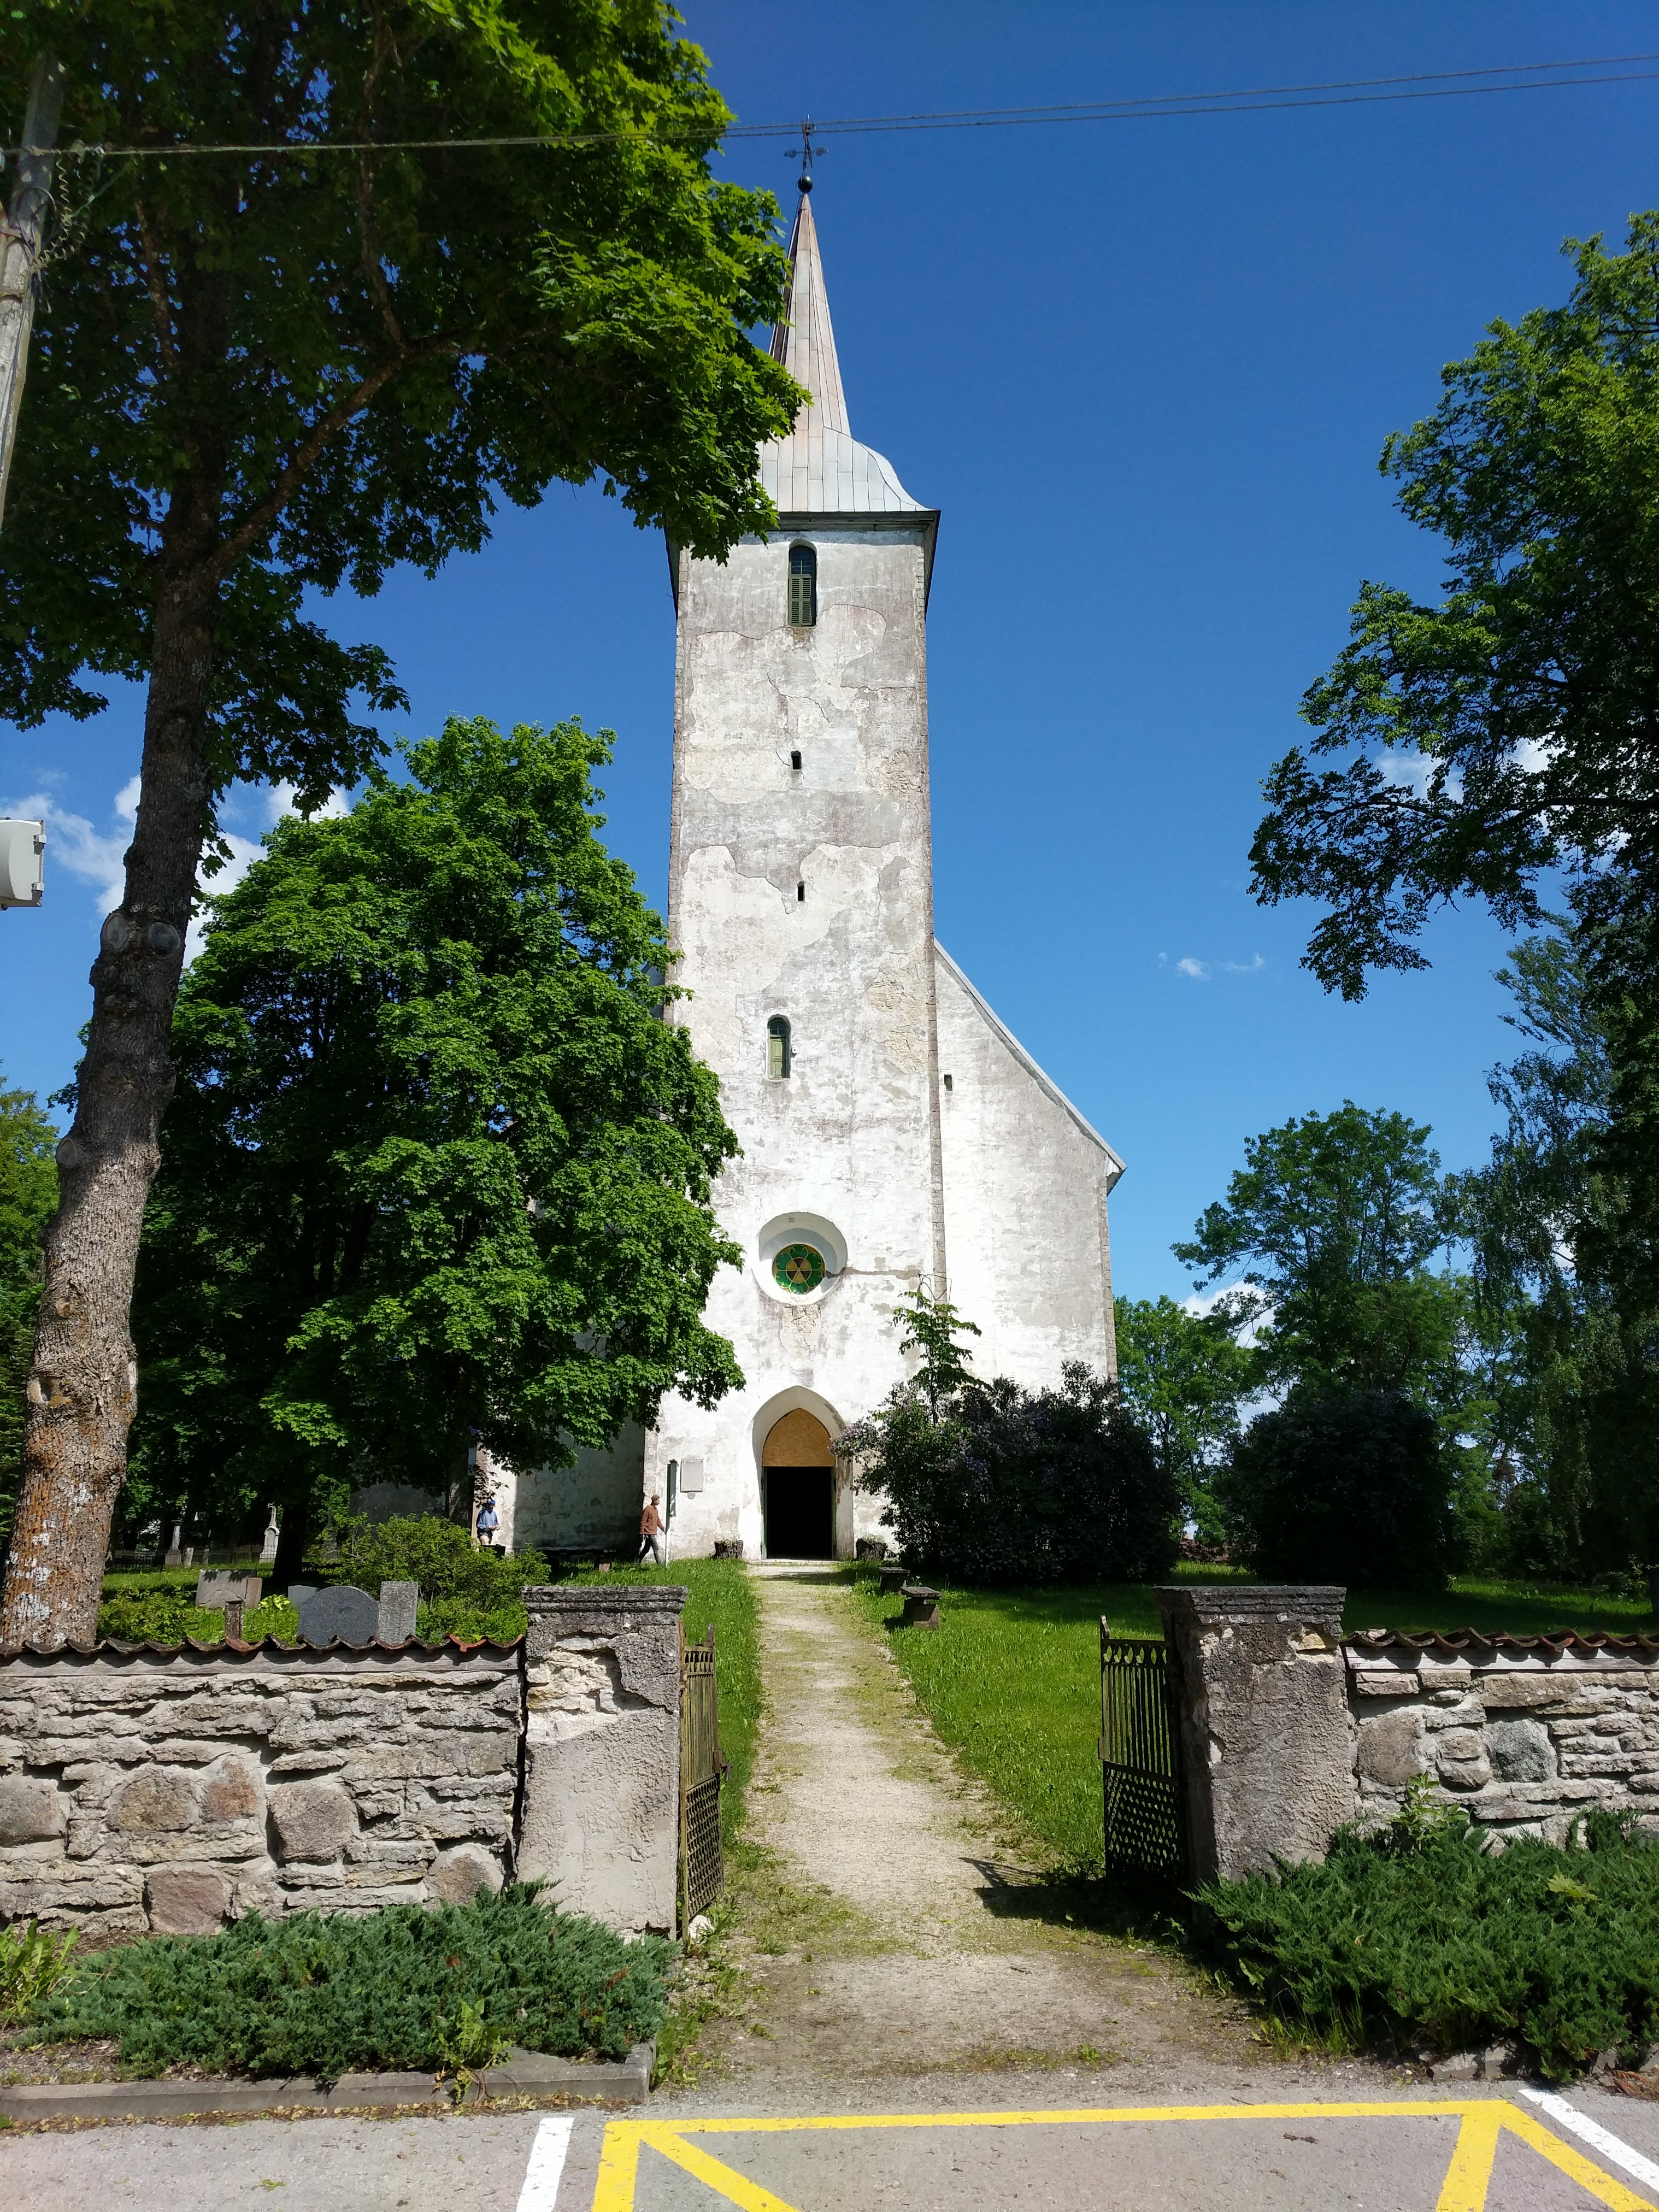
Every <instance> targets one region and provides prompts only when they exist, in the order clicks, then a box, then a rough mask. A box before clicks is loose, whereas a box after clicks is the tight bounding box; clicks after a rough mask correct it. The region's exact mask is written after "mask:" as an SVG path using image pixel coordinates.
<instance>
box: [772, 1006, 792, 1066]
mask: <svg viewBox="0 0 1659 2212" xmlns="http://www.w3.org/2000/svg"><path fill="white" fill-rule="evenodd" d="M790 1057H791V1055H790V1051H789V1023H788V1019H787V1016H785V1015H783V1014H774V1015H773V1017H772V1018H771V1020H770V1021H769V1022H768V1024H766V1072H767V1073H768V1074H769V1075H773V1076H779V1075H787V1074H788V1073H789V1061H790Z"/></svg>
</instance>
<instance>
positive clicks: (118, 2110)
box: [0, 2041, 657, 2120]
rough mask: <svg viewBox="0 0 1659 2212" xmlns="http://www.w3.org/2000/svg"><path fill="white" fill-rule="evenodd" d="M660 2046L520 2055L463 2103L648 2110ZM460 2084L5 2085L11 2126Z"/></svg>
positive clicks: (442, 2090) (379, 2096)
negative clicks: (614, 2053)
mask: <svg viewBox="0 0 1659 2212" xmlns="http://www.w3.org/2000/svg"><path fill="white" fill-rule="evenodd" d="M656 2057H657V2046H656V2044H655V2043H654V2041H653V2042H651V2043H636V2044H635V2045H634V2048H633V2049H632V2050H631V2051H629V2054H628V2056H627V2057H626V2058H623V2059H620V2060H619V2059H610V2058H596V2059H592V2060H587V2059H580V2058H550V2057H546V2056H545V2055H544V2053H543V2052H541V2051H514V2052H513V2054H512V2056H511V2057H509V2058H508V2059H507V2063H506V2064H505V2065H502V2066H492V2067H491V2068H490V2069H489V2072H488V2073H485V2074H478V2075H474V2077H473V2079H472V2081H471V2083H470V2084H469V2086H468V2088H467V2092H466V2095H465V2099H464V2100H462V2101H463V2102H464V2103H465V2104H468V2105H477V2104H483V2103H487V2102H488V2101H489V2100H491V2099H493V2098H497V2097H556V2096H568V2097H575V2098H583V2099H588V2098H591V2099H594V2100H600V2101H603V2102H604V2103H605V2104H610V2105H642V2104H644V2102H645V2101H646V2100H647V2097H648V2096H649V2095H650V2093H651V2069H652V2067H653V2065H654V2064H655V2063H656ZM455 2101H456V2099H455V2093H454V2088H453V2084H452V2083H450V2082H447V2081H434V2080H433V2078H432V2076H431V2075H430V2074H343V2075H341V2076H340V2078H339V2080H338V2081H334V2082H331V2083H330V2084H328V2085H327V2086H326V2087H325V2086H324V2085H323V2084H321V2083H319V2082H318V2081H315V2080H313V2078H312V2076H311V2075H304V2074H302V2075H293V2076H291V2077H289V2079H287V2080H283V2081H40V2082H34V2081H28V2082H19V2083H16V2084H15V2085H14V2086H13V2087H10V2088H0V2118H4V2119H9V2120H167V2119H188V2118H192V2117H194V2116H196V2115H197V2114H200V2113H204V2112H365V2111H369V2112H373V2111H375V2110H388V2109H390V2108H392V2107H393V2106H408V2105H453V2104H454V2103H455Z"/></svg>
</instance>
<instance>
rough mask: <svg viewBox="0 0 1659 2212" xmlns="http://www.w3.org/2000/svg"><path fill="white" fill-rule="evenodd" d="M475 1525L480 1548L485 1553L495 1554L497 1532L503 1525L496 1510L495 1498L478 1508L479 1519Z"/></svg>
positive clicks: (485, 1501)
mask: <svg viewBox="0 0 1659 2212" xmlns="http://www.w3.org/2000/svg"><path fill="white" fill-rule="evenodd" d="M475 1525H476V1528H477V1537H478V1544H479V1548H480V1549H481V1550H483V1551H486V1552H493V1551H494V1550H495V1531H496V1530H497V1529H498V1528H500V1527H501V1515H500V1514H499V1513H497V1511H496V1510H495V1499H494V1498H485V1499H484V1502H483V1504H482V1505H481V1506H480V1507H479V1508H478V1518H477V1522H476V1524H475Z"/></svg>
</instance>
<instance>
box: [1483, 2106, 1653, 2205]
mask: <svg viewBox="0 0 1659 2212" xmlns="http://www.w3.org/2000/svg"><path fill="white" fill-rule="evenodd" d="M1504 2126H1505V2127H1507V2128H1508V2129H1509V2130H1510V2132H1511V2134H1514V2135H1517V2136H1520V2138H1521V2140H1522V2142H1525V2143H1530V2144H1531V2145H1532V2147H1533V2148H1534V2150H1535V2151H1537V2152H1538V2153H1539V2154H1540V2155H1541V2157H1544V2158H1547V2159H1548V2160H1549V2162H1550V2164H1551V2165H1552V2166H1559V2168H1560V2169H1561V2171H1562V2172H1563V2173H1565V2174H1566V2175H1568V2176H1569V2177H1570V2178H1571V2179H1572V2180H1574V2181H1576V2182H1577V2184H1578V2186H1579V2187H1580V2188H1581V2189H1587V2190H1588V2191H1589V2193H1590V2195H1591V2196H1592V2197H1595V2200H1596V2202H1597V2203H1601V2204H1606V2205H1609V2206H1611V2207H1612V2212H1650V2207H1651V2204H1652V2199H1651V2198H1650V2197H1638V2196H1637V2194H1636V2193H1635V2191H1633V2190H1632V2189H1631V2188H1629V2187H1628V2186H1627V2185H1626V2184H1625V2183H1624V2182H1622V2181H1615V2180H1614V2179H1613V2176H1612V2175H1611V2174H1610V2173H1608V2172H1607V2171H1606V2169H1605V2168H1604V2167H1601V2166H1595V2165H1593V2164H1592V2163H1591V2161H1590V2160H1589V2159H1587V2158H1586V2157H1585V2156H1584V2154H1583V2151H1580V2150H1575V2149H1574V2148H1573V2147H1572V2145H1571V2143H1565V2142H1562V2140H1561V2138H1560V2136H1558V2135H1555V2134H1553V2133H1552V2132H1551V2130H1549V2129H1548V2128H1547V2127H1544V2126H1543V2125H1542V2124H1541V2123H1540V2122H1539V2121H1537V2120H1535V2119H1534V2118H1533V2116H1532V2114H1531V2113H1530V2112H1522V2111H1521V2110H1520V2109H1519V2108H1518V2107H1517V2106H1514V2105H1506V2106H1504Z"/></svg>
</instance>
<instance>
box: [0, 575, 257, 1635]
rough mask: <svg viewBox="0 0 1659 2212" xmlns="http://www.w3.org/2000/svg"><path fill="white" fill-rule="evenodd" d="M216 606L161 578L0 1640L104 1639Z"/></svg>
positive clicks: (202, 794)
mask: <svg viewBox="0 0 1659 2212" xmlns="http://www.w3.org/2000/svg"><path fill="white" fill-rule="evenodd" d="M216 598H217V594H216V589H215V586H214V584H213V581H212V580H211V578H210V576H208V575H207V574H205V573H204V571H203V570H202V569H201V568H197V570H196V572H195V573H194V574H184V575H179V574H177V573H175V574H174V575H173V577H172V578H170V579H165V578H164V580H163V581H162V583H161V587H160V589H159V591H158V593H157V598H156V605H155V646H154V649H153V654H152V659H151V662H150V679H149V699H148V702H147V704H146V708H145V714H144V757H143V777H142V781H141V793H142V795H141V798H140V799H139V805H138V820H137V827H136V829H134V832H133V838H132V843H131V846H130V847H129V848H128V850H127V856H126V871H127V874H126V891H125V896H124V898H123V899H122V902H121V903H120V905H119V906H118V908H116V910H115V912H114V913H113V914H112V915H110V916H109V917H108V919H107V920H106V922H105V923H104V927H103V934H102V938H101V940H100V951H99V955H98V958H97V959H96V961H95V962H94V963H93V969H92V986H93V1002H92V1027H91V1030H90V1032H89V1033H88V1039H87V1051H86V1057H85V1059H84V1060H82V1063H81V1071H80V1074H79V1076H78V1078H77V1079H76V1115H75V1121H74V1125H73V1127H71V1128H70V1133H69V1134H68V1135H67V1136H66V1137H65V1138H64V1140H63V1142H62V1143H61V1144H60V1145H59V1146H58V1172H59V1188H60V1198H59V1203H58V1212H57V1213H56V1214H55V1215H54V1216H53V1218H52V1221H51V1222H50V1223H49V1225H47V1229H46V1240H45V1241H46V1280H45V1285H44V1286H43V1289H42V1291H41V1296H40V1324H39V1327H38V1328H37V1330H36V1333H35V1339H34V1364H33V1367H32V1369H31V1370H30V1373H29V1379H28V1389H27V1402H26V1407H25V1414H24V1431H23V1479H22V1486H21V1491H20V1492H19V1495H18V1499H17V1512H16V1518H15V1522H14V1524H13V1528H12V1539H11V1556H10V1559H9V1565H8V1569H7V1574H6V1586H5V1594H4V1597H3V1600H0V1644H23V1643H30V1642H32V1643H37V1644H61V1643H63V1642H64V1641H65V1640H66V1639H67V1640H70V1641H73V1642H87V1641H90V1639H91V1638H94V1636H95V1635H96V1634H97V1632H98V1600H99V1595H100V1589H101V1587H102V1583H103V1575H104V1562H105V1560H106V1557H107V1556H108V1552H109V1532H110V1522H111V1519H112V1516H113V1513H114V1510H115V1500H116V1497H117V1494H118V1492H119V1490H120V1487H121V1485H122V1483H123V1482H124V1481H125V1479H126V1469H127V1431H128V1430H129V1428H130V1427H131V1425H132V1415H133V1409H134V1404H135V1393H136V1389H137V1367H136V1365H135V1363H134V1359H133V1347H132V1338H131V1333H130V1328H129V1316H130V1310H131V1304H132V1279H133V1271H134V1268H135V1267H136V1265H137V1257H138V1234H139V1231H140V1229H141V1228H142V1227H143V1218H144V1202H145V1200H146V1199H147V1198H148V1197H149V1187H150V1184H151V1182H152V1181H153V1180H154V1179H155V1170H156V1166H157V1164H158V1162H159V1159H160V1151H159V1146H158V1138H159V1134H160V1130H161V1116H162V1115H163V1114H164V1113H165V1112H166V1111H167V1102H168V1100H169V1099H170V1098H171V1097H172V1096H173V1062H172V1059H171V1057H170V1054H169V1051H168V1044H169V1039H170V1035H171V1031H172V1027H173V1001H174V1000H175V998H176V997H177V996H178V991H179V975H180V973H181V972H182V969H183V967H184V950H185V929H186V928H187V927H188V926H189V921H190V912H191V900H192V898H193V896H194V893H195V889H196V878H197V868H198V866H199V865H200V861H201V853H202V841H203V836H204V829H205V824H206V821H207V808H208V800H209V796H210V793H209V773H208V765H207V720H208V701H209V687H210V680H211V662H212V650H213V622H214V617H215V614H216Z"/></svg>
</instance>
